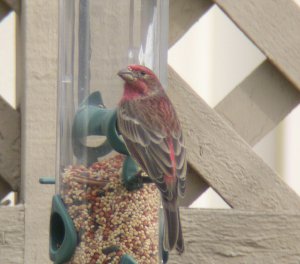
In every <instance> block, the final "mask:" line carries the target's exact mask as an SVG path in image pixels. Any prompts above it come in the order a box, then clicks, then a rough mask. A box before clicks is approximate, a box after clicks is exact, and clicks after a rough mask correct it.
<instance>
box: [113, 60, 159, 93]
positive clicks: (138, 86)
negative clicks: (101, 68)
mask: <svg viewBox="0 0 300 264" xmlns="http://www.w3.org/2000/svg"><path fill="white" fill-rule="evenodd" d="M118 75H119V76H120V77H121V78H122V79H123V80H124V81H125V89H130V90H132V91H134V92H135V93H137V94H140V95H149V94H151V93H153V92H156V91H159V90H161V89H162V87H161V84H160V82H159V80H158V78H157V77H156V75H155V74H154V73H153V72H152V71H151V70H150V69H149V68H147V67H145V66H142V65H137V64H132V65H129V66H127V68H125V69H123V70H120V71H119V72H118Z"/></svg>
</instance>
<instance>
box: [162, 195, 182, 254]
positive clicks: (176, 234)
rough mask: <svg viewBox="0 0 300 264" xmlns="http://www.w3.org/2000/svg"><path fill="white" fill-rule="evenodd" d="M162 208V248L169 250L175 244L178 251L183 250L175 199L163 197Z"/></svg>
mask: <svg viewBox="0 0 300 264" xmlns="http://www.w3.org/2000/svg"><path fill="white" fill-rule="evenodd" d="M163 210H164V249H165V250H167V251H171V250H172V249H173V248H174V247H175V246H176V250H177V251H178V252H179V253H183V251H184V241H183V236H182V230H181V223H180V215H179V208H178V204H177V201H176V200H173V201H166V200H165V199H163Z"/></svg>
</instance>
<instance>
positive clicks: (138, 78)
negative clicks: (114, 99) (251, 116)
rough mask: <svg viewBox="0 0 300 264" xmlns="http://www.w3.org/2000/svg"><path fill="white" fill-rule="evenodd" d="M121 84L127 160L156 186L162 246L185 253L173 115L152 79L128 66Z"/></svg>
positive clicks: (179, 144)
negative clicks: (162, 229)
mask: <svg viewBox="0 0 300 264" xmlns="http://www.w3.org/2000/svg"><path fill="white" fill-rule="evenodd" d="M118 76H119V77H121V78H122V79H123V80H124V81H125V82H124V90H123V96H122V98H121V100H120V102H119V104H118V107H117V129H118V130H119V133H120V134H121V135H122V137H123V139H124V142H125V145H126V147H127V149H128V151H129V154H130V156H131V157H132V158H133V159H134V160H135V161H136V162H137V164H138V165H139V166H140V167H141V169H142V170H144V171H145V173H146V174H147V175H148V176H149V177H150V179H151V180H152V181H153V182H154V183H155V185H156V186H157V188H158V189H159V191H160V194H161V200H162V207H163V212H164V214H163V215H164V239H163V247H164V250H166V251H171V250H172V249H174V248H175V247H176V250H177V251H178V252H179V253H183V252H184V240H183V235H182V228H181V222H180V215H179V205H178V197H182V198H183V196H184V192H185V186H186V170H187V161H186V148H185V145H184V138H183V133H182V129H181V125H180V122H179V119H178V116H177V113H176V111H175V109H174V106H173V105H172V103H171V101H170V99H169V98H168V96H167V94H166V92H165V90H164V89H163V86H162V85H161V83H160V81H159V79H158V78H157V76H156V75H155V74H154V73H153V71H152V70H150V69H149V68H147V67H145V66H143V65H138V64H131V65H128V66H127V67H126V68H125V69H122V70H120V71H119V72H118Z"/></svg>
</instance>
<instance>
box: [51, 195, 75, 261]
mask: <svg viewBox="0 0 300 264" xmlns="http://www.w3.org/2000/svg"><path fill="white" fill-rule="evenodd" d="M76 246H77V233H76V229H75V227H74V224H73V221H72V219H71V218H70V216H69V214H68V212H67V210H66V208H65V206H64V204H63V201H62V200H61V198H60V196H59V195H54V196H53V199H52V210H51V218H50V243H49V254H50V259H51V260H52V261H53V262H54V263H55V264H62V263H65V262H68V261H69V260H70V259H71V258H72V256H73V254H74V252H75V248H76Z"/></svg>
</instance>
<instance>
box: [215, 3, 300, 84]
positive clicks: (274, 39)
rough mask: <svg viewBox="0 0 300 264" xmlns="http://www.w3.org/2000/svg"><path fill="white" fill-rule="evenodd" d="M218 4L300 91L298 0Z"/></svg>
mask: <svg viewBox="0 0 300 264" xmlns="http://www.w3.org/2000/svg"><path fill="white" fill-rule="evenodd" d="M214 1H215V2H216V3H217V4H218V5H219V6H220V7H221V8H222V9H223V10H224V12H225V13H226V14H227V15H228V16H229V17H230V18H231V19H232V20H233V21H234V22H235V23H236V25H237V26H238V27H239V28H240V29H241V30H242V31H243V32H244V33H245V34H246V35H247V36H248V37H249V38H250V39H251V40H252V41H253V42H254V43H255V44H256V45H257V46H258V47H259V48H260V49H261V50H262V51H263V52H264V53H265V54H266V56H267V57H268V58H269V59H270V60H271V61H272V62H273V63H274V65H275V66H276V67H278V68H279V69H280V71H282V72H283V74H284V75H285V76H286V77H287V78H288V79H289V80H291V81H292V82H293V83H294V84H295V85H296V87H297V88H298V89H300V74H299V72H300V38H299V36H300V27H299V25H300V6H299V5H298V4H297V3H296V2H295V1H274V0H264V1H261V0H248V1H240V0H214Z"/></svg>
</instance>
